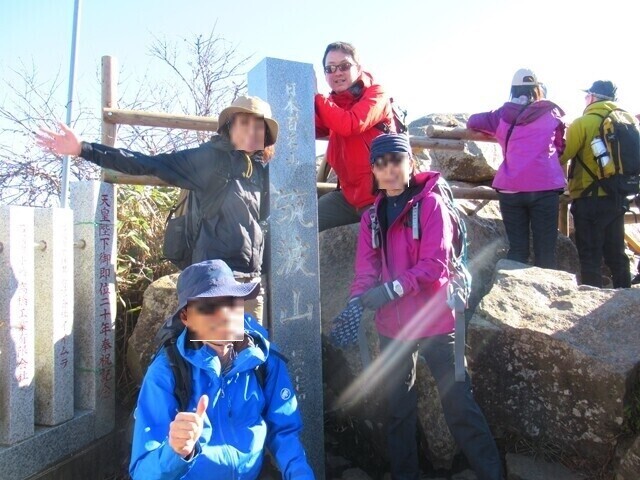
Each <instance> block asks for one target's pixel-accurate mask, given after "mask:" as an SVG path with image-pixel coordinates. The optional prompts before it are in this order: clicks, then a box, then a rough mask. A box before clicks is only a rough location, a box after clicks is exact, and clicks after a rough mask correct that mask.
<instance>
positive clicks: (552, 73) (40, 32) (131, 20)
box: [0, 0, 640, 119]
mask: <svg viewBox="0 0 640 480" xmlns="http://www.w3.org/2000/svg"><path fill="white" fill-rule="evenodd" d="M636 3H637V2H631V1H624V2H623V1H611V0H610V1H608V2H602V1H591V0H586V1H573V0H570V1H566V0H565V1H563V0H555V1H550V0H539V1H537V2H526V3H525V2H516V1H506V0H485V1H470V0H457V1H442V0H439V1H432V0H423V1H418V0H413V1H411V0H395V1H389V0H386V1H378V0H372V1H368V2H361V1H356V0H352V1H349V2H346V1H345V2H338V1H326V2H313V3H312V2H308V1H307V2H303V1H293V0H271V1H270V2H265V1H264V0H262V1H255V0H243V1H236V2H234V1H226V2H221V1H213V0H183V1H169V0H155V1H151V0H128V1H125V0H110V1H108V2H107V1H98V0H84V1H83V10H82V20H81V29H80V50H79V57H78V67H77V68H78V75H79V76H78V90H77V92H78V95H79V96H81V97H82V98H83V101H85V102H87V103H91V102H93V103H95V104H96V108H97V107H98V105H99V88H98V84H97V80H96V79H97V72H98V67H99V64H100V57H101V56H102V55H104V54H111V55H114V56H116V57H118V60H119V62H120V65H121V66H122V69H123V77H124V76H126V78H132V79H135V78H140V77H142V76H143V75H144V74H145V73H150V74H152V75H162V74H163V73H162V71H161V70H160V69H159V66H158V63H156V62H155V61H152V59H151V58H150V57H149V55H148V47H149V45H150V43H151V42H152V41H153V38H154V35H155V36H158V37H167V38H169V39H180V38H181V37H189V36H190V35H192V34H195V33H208V32H209V31H210V30H211V27H212V26H213V24H214V23H215V22H216V21H217V31H218V32H219V33H220V34H221V35H222V36H224V37H225V38H226V39H228V40H229V41H231V42H233V43H235V44H237V45H238V48H239V50H240V52H241V53H243V54H246V55H250V54H252V55H253V58H252V60H251V62H250V64H249V67H251V66H253V65H254V64H256V63H258V62H259V61H260V60H261V59H262V58H263V57H265V56H273V57H279V58H286V59H290V60H298V61H304V62H310V63H313V65H314V67H315V69H316V72H320V71H321V70H320V69H321V65H320V61H321V57H322V53H323V50H324V47H325V46H326V44H327V43H329V42H331V41H335V40H346V41H350V42H352V43H354V44H355V45H356V46H357V47H358V48H359V50H360V53H361V57H362V63H363V65H364V66H365V68H366V69H367V70H369V71H371V72H372V73H373V74H374V76H375V77H376V78H377V79H378V80H379V81H380V82H381V83H382V84H383V85H384V86H385V87H386V88H387V90H388V91H389V92H390V93H391V95H392V96H393V97H395V98H396V100H397V101H398V102H399V103H400V104H402V105H403V106H405V107H406V108H407V109H408V111H409V118H410V119H415V118H418V117H420V116H422V115H424V114H427V113H440V112H474V111H483V110H489V109H492V108H495V107H497V106H499V105H500V104H501V103H502V102H503V101H504V100H506V97H507V94H508V89H509V82H510V80H511V77H512V75H513V72H514V71H515V70H516V69H517V68H519V67H521V66H528V67H530V68H533V69H534V70H536V71H537V72H538V76H539V78H540V79H541V80H543V81H544V82H545V83H546V84H547V85H548V88H549V98H550V99H551V100H554V101H555V102H556V103H558V104H559V105H560V106H562V107H563V108H564V109H565V111H566V112H567V114H568V115H567V116H568V118H569V119H571V118H573V117H575V116H577V115H579V114H580V112H581V111H582V109H583V107H584V104H583V103H584V94H582V92H580V90H579V89H580V88H586V87H587V86H589V85H590V84H591V83H592V81H593V80H596V79H600V78H609V79H612V80H613V81H615V82H616V83H617V84H618V93H619V97H620V105H621V106H622V107H623V108H626V109H628V110H630V111H632V112H634V113H640V82H639V79H640V63H639V62H638V47H637V45H638V41H639V38H638V33H637V32H638V30H639V29H638V26H639V25H638V23H639V20H638V18H639V16H638V11H637V10H638V7H636V6H634V4H636ZM1 4H2V7H1V17H0V45H1V48H2V55H0V78H3V77H5V76H6V75H7V74H8V72H9V71H10V69H13V68H16V67H17V66H18V65H19V62H20V61H23V62H26V63H31V62H33V63H34V64H35V65H36V66H37V68H38V72H39V76H40V79H41V80H47V79H48V78H53V77H54V76H55V74H56V73H57V72H60V73H61V74H62V77H63V78H66V74H67V70H68V64H69V45H70V39H71V23H72V13H73V0H56V1H52V0H48V1H47V0H2V1H1ZM319 85H320V89H321V91H326V90H327V88H326V86H325V84H324V77H323V76H320V77H319ZM60 92H61V95H62V97H63V100H64V97H65V96H66V81H65V82H64V84H63V88H61V90H60ZM4 98H6V92H5V93H3V92H2V90H0V102H2V100H3V99H4Z"/></svg>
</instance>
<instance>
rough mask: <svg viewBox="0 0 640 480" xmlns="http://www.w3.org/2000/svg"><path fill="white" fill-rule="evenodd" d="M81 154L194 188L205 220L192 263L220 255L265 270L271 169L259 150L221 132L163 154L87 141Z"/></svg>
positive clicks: (252, 270) (235, 266)
mask: <svg viewBox="0 0 640 480" xmlns="http://www.w3.org/2000/svg"><path fill="white" fill-rule="evenodd" d="M80 156H81V157H82V158H84V159H86V160H89V161H90V162H93V163H95V164H96V165H99V166H101V167H102V168H109V169H111V170H116V171H118V172H122V173H126V174H129V175H154V176H156V177H158V178H160V179H162V180H164V181H165V182H167V183H168V184H170V185H173V186H176V187H181V188H185V189H188V190H191V191H193V192H194V194H195V198H196V201H197V202H198V205H199V209H200V211H201V212H202V216H203V220H202V226H201V228H200V230H199V233H198V236H197V238H196V241H195V246H194V249H193V258H192V263H197V262H201V261H204V260H213V259H220V260H224V261H225V262H226V263H227V264H228V265H229V267H231V269H232V270H234V271H235V272H240V273H243V274H248V275H249V276H258V275H260V271H261V267H262V254H263V251H264V233H263V231H262V228H261V225H260V219H261V204H262V202H263V201H264V198H263V197H264V195H265V192H266V178H267V169H266V167H265V165H264V164H263V163H262V158H261V156H260V155H259V154H258V155H254V156H252V157H251V158H250V157H249V156H248V155H247V154H246V153H244V152H242V151H238V150H234V149H233V146H232V145H231V143H230V142H229V141H228V140H226V139H225V138H224V137H221V136H219V135H215V136H213V137H212V139H211V140H210V141H208V142H206V143H203V144H202V145H200V146H199V147H197V148H191V149H187V150H181V151H178V152H173V153H163V154H160V155H145V154H142V153H138V152H132V151H130V150H125V149H119V148H112V147H108V146H106V145H102V144H99V143H87V142H82V152H81V154H80ZM212 210H213V212H212ZM208 212H209V213H208Z"/></svg>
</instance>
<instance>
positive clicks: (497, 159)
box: [409, 114, 502, 183]
mask: <svg viewBox="0 0 640 480" xmlns="http://www.w3.org/2000/svg"><path fill="white" fill-rule="evenodd" d="M468 119H469V116H468V115H467V114H431V115H426V116H424V117H422V118H419V119H418V120H415V121H413V122H411V123H410V124H409V133H410V134H411V135H418V136H425V135H426V130H427V127H428V126H429V125H443V126H448V127H466V124H467V120H468ZM425 155H426V156H425V157H424V158H422V154H418V158H419V159H420V160H421V163H423V164H425V167H426V168H429V169H431V170H435V171H438V172H440V173H442V175H443V176H444V177H445V178H446V179H447V180H458V181H462V182H471V183H483V182H484V183H486V182H491V180H493V177H494V176H495V174H496V171H497V170H498V167H499V166H500V164H501V163H502V150H501V149H500V146H499V145H498V144H497V143H492V142H471V141H470V142H464V150H462V151H457V150H428V154H425Z"/></svg>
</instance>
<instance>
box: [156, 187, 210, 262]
mask: <svg viewBox="0 0 640 480" xmlns="http://www.w3.org/2000/svg"><path fill="white" fill-rule="evenodd" d="M201 227H202V218H201V216H200V208H199V206H198V203H197V199H196V196H195V193H194V192H193V191H191V190H182V191H181V192H180V197H179V198H178V201H177V202H176V204H175V205H174V206H173V207H172V208H171V210H170V211H169V215H167V220H166V222H165V230H164V242H163V244H162V255H163V257H164V258H165V259H166V260H169V261H170V262H171V263H173V264H174V265H175V266H176V267H178V268H179V269H180V270H184V269H185V268H187V267H188V266H189V265H191V258H192V254H193V249H194V247H195V242H196V240H197V238H198V235H199V233H200V228H201Z"/></svg>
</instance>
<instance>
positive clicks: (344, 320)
mask: <svg viewBox="0 0 640 480" xmlns="http://www.w3.org/2000/svg"><path fill="white" fill-rule="evenodd" d="M363 312H364V307H363V306H362V303H361V302H360V298H359V297H355V298H352V299H351V300H349V304H348V305H347V308H345V309H344V310H343V311H342V312H341V313H340V315H338V316H337V317H336V318H334V319H333V326H332V327H331V332H330V334H329V338H330V339H331V343H333V344H334V345H336V346H338V347H347V346H349V345H355V344H356V343H358V329H359V328H360V322H361V321H362V313H363Z"/></svg>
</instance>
